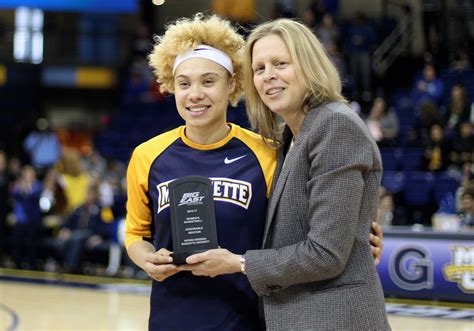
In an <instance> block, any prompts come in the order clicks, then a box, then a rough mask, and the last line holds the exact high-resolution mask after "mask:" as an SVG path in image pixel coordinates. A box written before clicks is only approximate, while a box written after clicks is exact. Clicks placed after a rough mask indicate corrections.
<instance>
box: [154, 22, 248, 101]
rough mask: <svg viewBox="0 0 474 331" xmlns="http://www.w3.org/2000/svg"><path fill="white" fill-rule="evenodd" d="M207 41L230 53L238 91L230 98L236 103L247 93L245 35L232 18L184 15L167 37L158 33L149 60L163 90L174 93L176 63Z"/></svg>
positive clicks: (172, 27)
mask: <svg viewBox="0 0 474 331" xmlns="http://www.w3.org/2000/svg"><path fill="white" fill-rule="evenodd" d="M201 44H205V45H209V46H212V47H214V48H217V49H219V50H221V51H223V52H224V53H226V54H227V55H228V56H229V57H230V59H231V60H232V65H233V67H234V78H235V82H236V84H235V90H234V92H233V93H232V94H230V96H229V101H230V103H231V104H232V105H233V106H236V105H237V103H238V101H239V99H240V97H241V96H242V94H243V71H242V52H243V47H244V38H243V37H242V36H241V35H240V34H239V33H238V32H237V29H236V28H234V27H233V26H232V25H231V23H230V22H229V21H226V20H223V19H221V18H219V17H218V16H216V15H212V16H209V17H206V16H205V15H204V14H202V13H197V14H196V15H195V16H194V17H193V18H181V19H178V20H176V21H175V22H174V23H172V24H170V25H168V26H167V29H166V32H165V34H164V35H163V36H155V46H154V47H153V51H152V52H151V53H150V54H149V55H148V62H149V63H150V66H151V67H152V69H153V72H154V73H155V75H156V77H157V82H158V83H160V91H161V92H165V93H166V92H169V93H173V92H174V76H173V64H174V61H175V59H176V56H177V55H178V54H181V53H183V52H185V51H187V50H189V49H190V48H194V47H196V46H198V45H201Z"/></svg>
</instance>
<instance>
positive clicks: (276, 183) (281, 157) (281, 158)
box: [262, 106, 322, 248]
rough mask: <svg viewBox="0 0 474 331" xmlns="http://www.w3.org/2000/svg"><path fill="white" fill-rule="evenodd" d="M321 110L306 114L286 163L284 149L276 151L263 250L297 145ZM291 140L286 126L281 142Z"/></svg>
mask: <svg viewBox="0 0 474 331" xmlns="http://www.w3.org/2000/svg"><path fill="white" fill-rule="evenodd" d="M321 108H322V107H321V106H320V107H316V108H314V109H311V111H310V112H308V113H307V114H306V116H305V119H304V121H303V123H302V125H301V128H300V133H299V134H298V135H297V136H296V139H295V143H294V145H293V148H292V149H291V150H290V151H289V152H287V154H288V155H287V157H286V161H285V154H284V153H283V151H284V149H283V148H282V149H280V150H279V151H278V159H277V166H276V169H275V175H274V178H273V185H272V190H271V193H270V200H269V201H268V210H267V217H266V220H265V230H264V232H263V242H262V248H264V245H265V243H266V241H267V238H268V232H269V230H270V227H271V225H272V222H273V219H274V218H275V211H276V207H277V206H278V202H279V201H280V198H281V194H282V192H283V189H284V187H285V184H286V181H287V179H288V175H289V173H290V169H291V168H292V167H293V164H294V163H295V162H297V161H298V159H297V157H296V155H297V152H298V149H299V145H300V144H301V142H302V141H304V139H306V138H305V137H306V135H307V132H308V131H309V130H310V128H311V126H312V125H313V122H314V121H315V120H316V118H317V116H318V113H319V111H320V110H321ZM292 138H293V135H292V134H291V131H290V129H289V128H288V126H287V127H286V128H285V131H284V134H283V141H284V142H285V145H286V146H288V144H289V143H290V141H291V139H292Z"/></svg>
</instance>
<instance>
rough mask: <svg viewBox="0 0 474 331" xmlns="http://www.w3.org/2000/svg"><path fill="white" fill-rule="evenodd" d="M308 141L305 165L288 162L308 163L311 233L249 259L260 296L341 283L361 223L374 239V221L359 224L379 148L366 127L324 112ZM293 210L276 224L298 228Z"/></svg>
mask: <svg viewBox="0 0 474 331" xmlns="http://www.w3.org/2000/svg"><path fill="white" fill-rule="evenodd" d="M304 139H306V142H305V144H304V146H303V147H304V153H306V156H307V157H306V159H298V160H287V162H288V161H290V162H308V163H309V164H308V169H309V173H300V174H297V175H300V176H307V177H308V180H307V184H306V190H305V192H306V194H305V196H302V197H301V198H300V199H307V201H308V213H307V214H308V219H307V222H308V227H307V228H308V229H309V231H308V232H307V233H306V237H305V238H304V240H302V241H300V242H298V243H296V244H293V245H291V246H286V247H282V248H278V249H263V250H252V251H248V252H247V253H246V254H245V258H246V271H247V276H248V279H249V281H250V283H251V285H252V287H253V289H254V290H255V291H256V293H257V294H258V295H265V294H269V293H272V292H276V291H278V290H281V289H284V288H287V287H289V286H292V285H296V284H302V283H309V282H316V281H322V280H326V279H331V278H334V277H337V276H338V275H340V274H341V273H342V272H343V271H344V269H345V266H346V264H347V261H348V259H349V258H350V255H351V251H352V247H353V243H354V240H355V237H356V232H357V228H358V227H359V226H360V225H361V222H363V223H367V225H366V226H367V234H368V233H369V229H368V227H369V225H368V224H369V219H366V220H361V219H360V218H361V216H364V217H367V214H366V213H364V212H363V211H361V205H362V199H363V194H364V186H365V178H366V177H367V176H369V175H370V173H371V172H372V171H373V168H374V158H375V153H376V145H375V144H374V143H373V141H372V140H371V138H370V134H369V133H368V131H367V130H366V129H365V126H364V124H363V122H362V121H358V119H356V118H353V117H351V115H348V114H347V113H344V112H337V111H336V112H331V111H330V112H324V113H323V114H319V115H318V116H317V118H316V120H314V122H313V123H311V126H310V129H309V132H307V134H306V137H305V138H304ZM300 155H301V154H300ZM378 170H379V171H381V169H378ZM291 175H292V174H290V176H291ZM286 189H288V190H292V188H291V187H285V190H286ZM297 191H298V190H297ZM300 191H303V190H299V191H298V192H300ZM290 192H292V191H290ZM295 192H296V191H295ZM374 194H376V193H374ZM374 199H376V198H374ZM280 203H285V202H284V201H280ZM375 205H376V203H375ZM292 208H295V206H288V208H283V207H282V206H280V207H279V212H278V214H277V216H276V217H277V218H276V219H274V221H273V222H295V223H297V222H299V220H297V219H294V217H292V215H293V213H292V212H291V210H292ZM372 209H373V206H372ZM295 226H299V224H295ZM277 235H288V234H277Z"/></svg>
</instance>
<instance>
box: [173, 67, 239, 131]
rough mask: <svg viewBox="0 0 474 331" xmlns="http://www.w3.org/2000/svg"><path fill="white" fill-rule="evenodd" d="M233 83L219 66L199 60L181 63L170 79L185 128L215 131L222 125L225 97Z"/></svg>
mask: <svg viewBox="0 0 474 331" xmlns="http://www.w3.org/2000/svg"><path fill="white" fill-rule="evenodd" d="M234 88H235V81H234V79H233V78H231V77H230V74H229V72H228V71H227V70H226V69H225V68H224V67H222V66H221V65H219V64H217V63H215V62H213V61H210V60H207V59H202V58H192V59H189V60H186V61H184V62H183V63H181V64H180V65H179V66H178V67H177V68H176V72H175V76H174V93H175V99H176V107H177V108H178V112H179V115H180V116H181V117H182V118H183V119H184V120H185V121H186V127H187V128H193V129H197V130H215V129H218V128H219V127H220V126H221V125H224V126H225V125H226V113H227V105H228V103H229V95H230V94H231V93H232V92H233V91H234Z"/></svg>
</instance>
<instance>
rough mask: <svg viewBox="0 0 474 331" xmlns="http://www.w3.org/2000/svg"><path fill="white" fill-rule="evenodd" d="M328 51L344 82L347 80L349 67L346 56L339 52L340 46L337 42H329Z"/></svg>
mask: <svg viewBox="0 0 474 331" xmlns="http://www.w3.org/2000/svg"><path fill="white" fill-rule="evenodd" d="M326 51H327V52H328V56H329V58H330V59H331V62H332V63H333V64H334V66H335V67H336V69H337V71H338V72H339V76H341V79H342V81H343V83H345V81H346V80H347V69H346V61H345V60H344V56H343V55H342V54H341V53H340V52H339V48H338V46H337V44H336V43H329V44H328V45H327V49H326Z"/></svg>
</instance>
